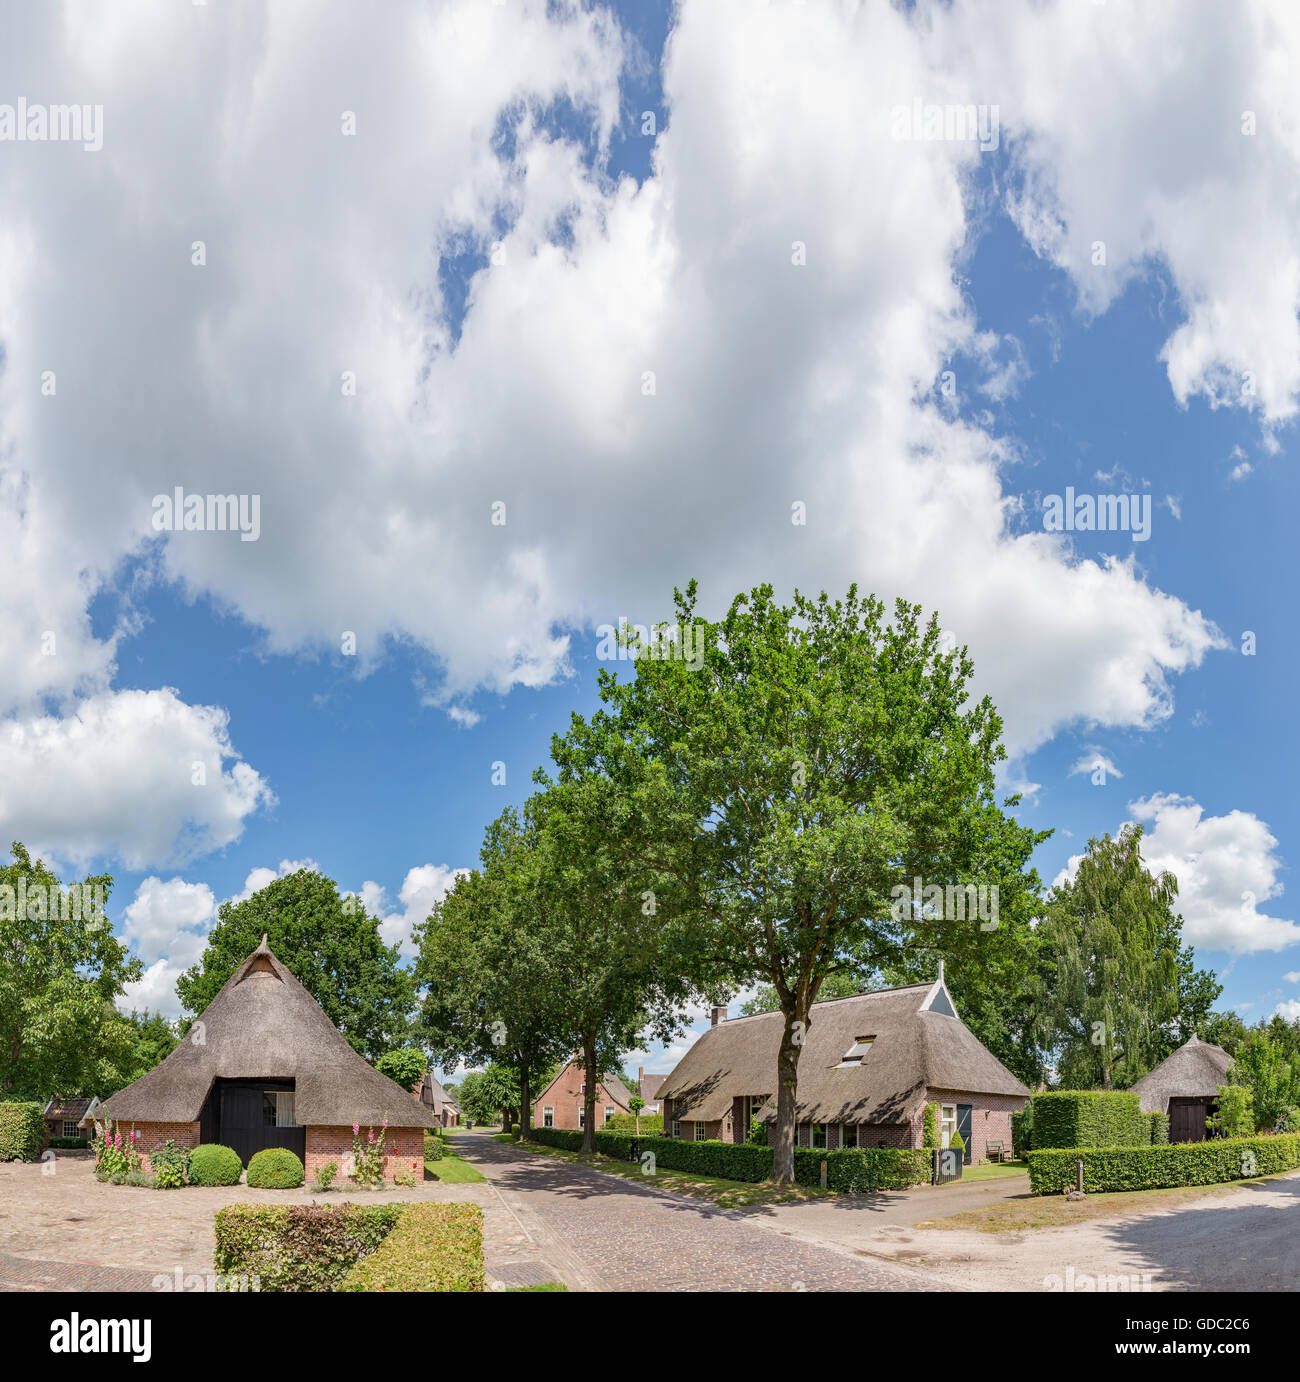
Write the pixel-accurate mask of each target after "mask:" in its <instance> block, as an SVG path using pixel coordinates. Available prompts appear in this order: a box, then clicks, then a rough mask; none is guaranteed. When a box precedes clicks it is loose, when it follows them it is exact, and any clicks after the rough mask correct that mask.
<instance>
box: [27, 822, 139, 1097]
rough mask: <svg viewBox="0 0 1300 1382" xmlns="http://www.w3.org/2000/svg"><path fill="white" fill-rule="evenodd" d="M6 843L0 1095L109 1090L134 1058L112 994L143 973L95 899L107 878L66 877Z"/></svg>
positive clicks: (104, 893)
mask: <svg viewBox="0 0 1300 1382" xmlns="http://www.w3.org/2000/svg"><path fill="white" fill-rule="evenodd" d="M11 850H12V853H13V856H14V862H13V863H12V864H8V865H6V866H4V867H0V1100H9V1099H24V1100H35V1101H38V1102H40V1103H44V1102H45V1100H47V1099H49V1098H50V1097H51V1096H53V1095H56V1094H57V1095H60V1096H63V1097H73V1096H77V1095H84V1094H99V1095H105V1094H109V1093H111V1092H113V1091H114V1090H116V1089H119V1088H120V1087H121V1086H122V1085H123V1084H125V1083H127V1081H128V1080H129V1079H131V1078H133V1074H132V1072H133V1070H134V1063H135V1062H134V1057H135V1043H134V1030H133V1028H132V1026H131V1024H130V1022H129V1021H128V1020H127V1019H126V1018H125V1017H123V1016H122V1014H121V1013H119V1012H118V1011H117V1009H116V1008H115V1007H114V1000H115V999H117V998H118V997H119V996H120V995H121V994H122V992H123V989H124V988H125V986H126V985H127V984H129V983H131V982H132V981H133V980H136V979H139V978H140V977H141V975H142V974H143V972H144V967H143V965H141V963H140V961H139V960H138V959H135V958H134V957H133V956H132V955H131V954H130V952H129V951H128V949H127V947H126V946H125V945H124V944H123V943H122V942H121V941H119V940H118V939H117V937H116V936H114V935H113V927H112V925H111V923H110V922H109V920H108V918H107V916H106V915H105V914H104V913H103V910H102V907H101V906H100V904H99V903H98V902H97V901H95V899H96V897H97V896H98V897H99V898H101V899H102V900H103V902H106V901H107V899H108V897H109V894H110V893H111V892H112V888H113V880H112V878H110V877H108V876H107V875H102V876H97V877H93V878H87V879H85V880H84V881H83V882H82V883H80V884H75V885H71V886H69V885H65V884H63V883H61V882H60V880H59V879H58V878H57V877H56V875H55V874H54V873H53V872H52V871H51V870H50V869H49V868H47V867H46V866H45V864H44V863H43V862H42V861H41V860H40V859H32V858H31V856H30V855H29V854H28V852H27V850H26V849H24V848H23V846H22V845H21V844H19V843H18V842H17V841H15V842H14V844H13V845H12V846H11ZM74 887H75V888H76V889H77V892H76V893H74V892H73V891H72V888H74ZM74 898H75V901H76V905H75V906H74V905H73V901H74Z"/></svg>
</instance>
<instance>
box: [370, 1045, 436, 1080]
mask: <svg viewBox="0 0 1300 1382" xmlns="http://www.w3.org/2000/svg"><path fill="white" fill-rule="evenodd" d="M375 1069H376V1070H378V1071H379V1072H380V1074H381V1075H387V1076H388V1078H389V1079H390V1080H392V1081H393V1083H394V1084H399V1085H401V1086H402V1088H403V1089H411V1088H413V1087H414V1086H415V1085H416V1084H418V1083H419V1081H420V1080H422V1079H423V1078H424V1075H425V1073H426V1071H427V1070H428V1069H429V1060H428V1057H427V1056H426V1055H425V1054H424V1052H423V1051H420V1050H417V1049H416V1047H414V1046H399V1047H398V1048H397V1049H396V1050H393V1051H385V1052H384V1054H383V1055H382V1056H380V1057H379V1059H378V1060H377V1061H376V1062H375Z"/></svg>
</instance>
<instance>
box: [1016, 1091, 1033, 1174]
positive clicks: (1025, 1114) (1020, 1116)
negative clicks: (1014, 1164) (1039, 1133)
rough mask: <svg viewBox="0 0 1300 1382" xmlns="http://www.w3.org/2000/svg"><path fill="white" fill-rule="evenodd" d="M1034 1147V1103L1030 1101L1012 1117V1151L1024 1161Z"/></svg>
mask: <svg viewBox="0 0 1300 1382" xmlns="http://www.w3.org/2000/svg"><path fill="white" fill-rule="evenodd" d="M1033 1145H1034V1101H1033V1100H1032V1099H1030V1100H1029V1101H1028V1102H1027V1103H1026V1104H1025V1106H1024V1108H1022V1109H1021V1110H1020V1111H1019V1112H1018V1113H1013V1114H1012V1115H1011V1150H1012V1153H1013V1154H1014V1155H1015V1156H1017V1157H1019V1158H1021V1159H1023V1158H1024V1155H1025V1153H1026V1152H1027V1151H1028V1150H1029V1149H1030V1148H1031V1147H1032V1146H1033Z"/></svg>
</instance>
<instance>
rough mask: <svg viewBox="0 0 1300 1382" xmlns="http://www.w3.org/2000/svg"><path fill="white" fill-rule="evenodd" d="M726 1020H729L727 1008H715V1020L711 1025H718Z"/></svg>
mask: <svg viewBox="0 0 1300 1382" xmlns="http://www.w3.org/2000/svg"><path fill="white" fill-rule="evenodd" d="M726 1020H727V1010H726V1008H714V1010H713V1022H712V1023H711V1024H710V1025H711V1026H714V1027H716V1026H717V1025H718V1023H719V1022H725V1021H726Z"/></svg>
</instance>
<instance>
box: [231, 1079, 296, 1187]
mask: <svg viewBox="0 0 1300 1382" xmlns="http://www.w3.org/2000/svg"><path fill="white" fill-rule="evenodd" d="M292 1089H293V1081H292V1080H247V1081H245V1080H222V1081H221V1082H220V1090H219V1097H220V1129H219V1130H220V1137H221V1141H222V1142H223V1143H224V1144H225V1145H226V1146H227V1147H231V1148H233V1149H234V1150H235V1151H236V1152H238V1153H239V1159H240V1161H242V1162H243V1163H244V1165H245V1166H247V1165H248V1163H249V1161H250V1160H251V1159H252V1157H253V1154H254V1153H255V1152H260V1151H261V1150H262V1148H263V1147H287V1148H288V1149H289V1150H290V1151H291V1152H296V1153H297V1154H298V1156H299V1157H300V1158H303V1157H305V1155H306V1151H307V1129H306V1128H305V1127H290V1128H278V1127H276V1125H275V1098H274V1095H275V1094H276V1093H288V1092H289V1091H291V1090H292Z"/></svg>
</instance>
